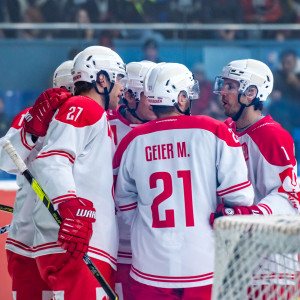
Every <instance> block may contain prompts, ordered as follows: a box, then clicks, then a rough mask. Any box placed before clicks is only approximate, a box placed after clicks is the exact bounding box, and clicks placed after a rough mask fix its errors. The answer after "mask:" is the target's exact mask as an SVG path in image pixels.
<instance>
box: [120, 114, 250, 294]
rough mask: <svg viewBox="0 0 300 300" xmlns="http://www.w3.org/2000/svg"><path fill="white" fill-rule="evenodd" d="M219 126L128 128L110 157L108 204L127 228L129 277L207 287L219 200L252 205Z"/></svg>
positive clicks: (189, 120)
mask: <svg viewBox="0 0 300 300" xmlns="http://www.w3.org/2000/svg"><path fill="white" fill-rule="evenodd" d="M234 138H235V136H234V135H233V134H232V132H230V130H229V129H228V128H227V127H226V126H225V124H224V123H222V122H220V121H216V120H214V119H212V118H209V117H206V116H178V117H171V118H165V119H160V120H154V121H150V122H148V123H147V124H143V125H140V126H138V127H137V128H134V129H133V130H132V131H131V132H129V133H128V134H127V136H126V137H125V138H124V139H123V140H122V141H121V143H120V145H119V147H118V148H117V151H116V153H115V156H114V169H115V171H116V172H117V173H118V178H117V182H116V190H115V200H116V203H117V205H118V207H119V210H120V212H121V215H122V216H123V218H124V220H125V222H126V223H127V224H129V225H130V226H131V246H132V268H131V273H130V274H131V276H132V277H133V278H134V279H135V280H137V281H139V282H142V283H144V284H147V285H152V286H157V287H165V288H184V287H194V286H204V285H209V284H212V280H213V268H214V251H213V249H214V233H213V229H212V228H211V226H210V224H209V217H210V214H211V212H214V211H215V210H216V207H217V204H218V198H219V200H221V199H222V200H223V201H224V202H225V204H227V205H229V206H235V205H252V203H253V198H254V193H253V188H252V185H251V183H250V182H249V180H248V178H247V166H246V164H245V160H244V157H243V153H242V149H241V146H240V143H239V142H238V141H237V140H235V139H234Z"/></svg>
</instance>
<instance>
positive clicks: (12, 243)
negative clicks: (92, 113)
mask: <svg viewBox="0 0 300 300" xmlns="http://www.w3.org/2000/svg"><path fill="white" fill-rule="evenodd" d="M72 66H73V62H72V61H66V62H63V63H62V64H61V65H60V66H59V67H58V68H57V69H56V70H55V72H54V76H53V89H49V90H47V91H45V92H44V93H42V94H41V95H40V97H39V98H38V99H37V101H36V102H35V104H34V105H33V107H32V108H28V109H25V110H24V111H22V112H21V113H20V114H18V115H17V116H16V117H15V119H14V120H13V122H12V125H11V128H10V129H9V131H8V132H7V134H6V135H5V137H4V139H9V140H10V141H11V143H12V144H13V145H14V147H15V148H16V149H17V151H18V153H19V154H20V155H21V157H22V158H23V160H25V162H26V164H27V166H28V168H29V169H30V170H31V161H32V160H33V159H35V157H36V155H37V153H38V151H39V149H40V147H41V143H42V140H43V136H44V135H45V134H46V131H47V128H48V126H49V123H50V121H51V119H52V117H53V115H54V113H55V111H56V109H57V108H58V107H59V106H60V105H61V104H62V103H64V102H65V101H66V100H67V98H68V97H70V96H71V94H70V93H68V92H67V91H66V90H69V91H72V90H73V78H72V75H71V68H72ZM26 113H28V114H27V117H26V119H25V118H24V117H25V116H26ZM29 116H30V117H29ZM37 137H39V138H38V139H37ZM0 168H1V169H2V170H4V171H7V172H9V173H13V174H16V175H17V183H18V186H19V189H18V191H17V194H16V199H15V203H14V214H13V220H12V223H11V226H10V231H9V234H8V238H7V240H6V245H5V248H6V249H7V260H8V271H9V274H10V276H11V278H12V291H13V296H14V299H16V300H29V299H30V300H41V299H42V295H43V296H44V298H43V300H50V299H52V292H51V289H50V287H49V286H48V285H47V284H46V283H45V282H44V281H43V280H42V279H41V276H40V274H39V271H38V267H37V264H36V261H35V259H34V258H32V254H33V253H34V250H35V249H34V248H33V239H34V224H33V220H32V210H33V207H34V203H35V199H36V194H35V192H34V191H33V189H32V187H31V186H30V185H29V184H28V182H27V181H26V179H24V176H22V175H20V174H18V172H17V169H16V166H15V165H14V163H13V162H12V161H11V159H10V158H9V157H8V156H7V154H6V152H5V151H4V150H3V148H2V147H0Z"/></svg>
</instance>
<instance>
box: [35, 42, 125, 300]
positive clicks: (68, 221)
mask: <svg viewBox="0 0 300 300" xmlns="http://www.w3.org/2000/svg"><path fill="white" fill-rule="evenodd" d="M72 75H73V81H74V84H75V95H76V96H74V97H72V98H70V99H69V100H68V101H67V102H66V103H65V104H63V105H62V106H61V107H60V109H59V111H58V113H57V114H56V115H55V117H54V119H53V120H52V122H51V123H50V125H49V129H48V131H47V134H46V136H45V140H44V143H43V148H42V149H41V151H40V152H39V153H38V155H37V158H36V159H35V160H34V161H33V163H32V168H33V172H34V175H35V177H36V178H37V180H38V182H39V183H40V185H41V187H42V188H43V189H44V191H45V192H46V194H47V195H48V197H49V198H50V199H51V200H52V203H53V204H54V207H55V208H56V209H58V212H59V213H60V215H61V217H62V219H63V221H62V224H61V226H60V227H59V226H58V225H57V223H56V222H55V220H54V219H53V218H52V216H51V215H50V214H49V213H48V212H47V211H46V210H45V207H44V206H43V204H42V202H41V201H39V202H37V203H36V205H35V209H34V215H33V218H34V223H35V226H36V231H35V241H34V243H35V244H34V246H35V253H34V256H35V257H36V260H37V263H38V266H39V271H40V273H41V276H42V278H43V279H44V280H45V281H46V282H47V284H48V285H49V286H50V287H51V289H52V290H53V293H54V298H55V299H57V300H62V299H64V300H70V299H72V300H74V299H75V300H76V299H89V300H96V299H103V298H104V299H105V297H106V294H105V292H104V290H103V288H102V287H100V286H99V283H98V282H97V280H96V279H95V278H94V276H93V274H92V273H91V272H90V270H89V269H88V268H87V267H86V265H85V263H84V261H83V260H82V259H81V258H82V256H83V255H84V254H85V253H88V255H89V256H90V257H91V258H92V259H93V262H94V264H95V265H96V267H97V268H98V269H99V271H100V272H101V274H102V275H103V276H104V278H105V279H106V281H107V282H108V284H109V285H110V286H112V287H113V286H114V270H115V269H116V262H117V250H118V228H117V220H116V216H115V205H114V200H113V195H112V189H113V172H112V157H113V148H114V145H113V140H112V133H111V130H110V127H109V125H108V120H107V114H106V111H105V110H107V109H108V108H110V109H115V108H116V107H117V104H118V101H119V97H120V96H121V94H122V92H123V90H124V88H123V86H122V84H121V79H122V78H123V77H124V76H126V71H125V64H124V63H123V61H122V59H121V58H120V56H119V55H118V54H117V53H116V52H114V51H113V50H111V49H109V48H106V47H101V46H92V47H89V48H87V49H85V50H84V51H82V52H81V53H80V54H79V55H78V56H77V58H76V59H75V60H74V66H73V69H72Z"/></svg>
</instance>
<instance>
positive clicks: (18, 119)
mask: <svg viewBox="0 0 300 300" xmlns="http://www.w3.org/2000/svg"><path fill="white" fill-rule="evenodd" d="M30 109H31V107H29V108H26V109H24V110H23V111H21V112H20V113H19V114H17V115H16V116H15V118H14V119H13V121H12V123H11V126H10V127H13V128H15V129H20V128H21V127H22V126H23V123H24V117H25V115H26V114H27V112H28V111H29V110H30Z"/></svg>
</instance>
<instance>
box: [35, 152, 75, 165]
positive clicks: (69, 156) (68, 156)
mask: <svg viewBox="0 0 300 300" xmlns="http://www.w3.org/2000/svg"><path fill="white" fill-rule="evenodd" d="M53 155H59V156H64V157H66V158H67V159H68V160H69V161H70V162H71V163H72V164H74V161H75V158H74V157H73V156H72V155H71V154H70V153H68V152H65V151H55V150H53V151H48V152H43V153H41V154H40V155H38V156H37V157H36V159H38V158H43V157H49V156H53Z"/></svg>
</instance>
